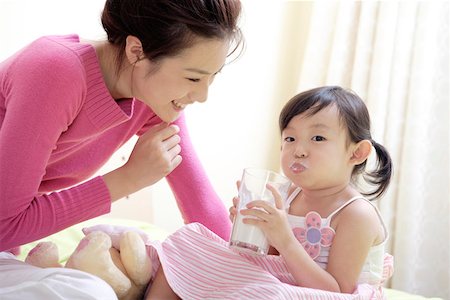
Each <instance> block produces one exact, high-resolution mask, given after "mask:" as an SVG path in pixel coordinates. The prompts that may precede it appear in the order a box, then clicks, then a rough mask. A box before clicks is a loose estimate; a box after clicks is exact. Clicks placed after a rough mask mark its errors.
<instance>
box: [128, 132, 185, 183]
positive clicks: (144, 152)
mask: <svg viewBox="0 0 450 300" xmlns="http://www.w3.org/2000/svg"><path fill="white" fill-rule="evenodd" d="M179 131H180V129H179V128H178V126H176V125H168V124H167V123H160V124H158V125H155V126H153V127H151V128H150V129H149V130H148V131H147V132H146V133H145V134H143V135H142V136H141V137H140V138H139V139H138V141H137V143H136V145H135V146H134V149H133V151H132V152H131V155H130V158H129V159H128V161H127V163H126V164H125V166H124V167H125V168H126V169H127V175H128V176H129V178H130V179H132V180H133V182H135V184H136V185H137V187H138V189H140V188H143V187H146V186H149V185H152V184H154V183H156V182H157V181H159V180H160V179H162V178H163V177H165V176H167V175H168V174H170V172H172V171H173V169H175V168H176V167H177V166H178V165H179V164H180V163H181V160H182V159H181V156H180V155H179V154H180V152H181V147H180V145H179V143H180V136H179V135H177V133H178V132H179Z"/></svg>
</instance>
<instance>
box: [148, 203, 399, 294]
mask: <svg viewBox="0 0 450 300" xmlns="http://www.w3.org/2000/svg"><path fill="white" fill-rule="evenodd" d="M291 197H295V195H293V196H291ZM356 199H357V198H354V199H350V200H349V201H348V202H347V203H346V204H344V205H343V206H342V207H340V208H339V209H338V210H336V211H335V212H334V213H332V214H331V215H330V216H329V217H328V218H326V219H322V223H323V224H329V221H330V220H331V217H332V216H333V215H334V214H335V213H337V212H338V211H339V210H341V209H342V208H343V207H345V206H346V205H348V204H349V203H351V202H352V201H354V200H356ZM288 201H289V199H288ZM290 217H295V216H290ZM295 218H297V219H296V220H295V221H294V222H293V223H292V224H291V225H292V226H293V227H294V228H299V226H301V224H299V221H302V220H300V217H295ZM380 218H381V217H380ZM302 219H306V218H302ZM304 222H305V220H303V223H304ZM147 244H148V246H149V247H148V251H149V254H150V256H151V258H152V260H153V272H154V273H156V270H157V269H158V267H159V266H160V265H162V267H163V269H164V273H165V275H166V277H167V281H168V282H169V284H170V286H171V287H172V289H173V290H174V291H175V293H177V294H178V295H179V296H180V297H181V298H182V299H262V298H264V299H384V298H385V296H384V294H383V291H382V288H381V284H382V282H383V281H384V280H386V279H387V278H389V277H390V276H391V273H392V266H393V261H392V257H391V256H390V255H388V254H385V253H384V249H383V251H382V254H383V256H382V261H381V262H380V264H381V266H376V264H378V263H375V265H374V261H375V262H377V259H375V260H373V259H372V258H371V254H369V257H368V258H367V260H368V261H366V264H365V266H364V268H363V271H362V274H361V276H360V280H359V284H358V287H357V289H356V290H355V291H354V293H353V294H343V293H332V292H327V291H322V290H316V289H310V288H303V287H299V286H296V285H295V280H294V278H293V276H292V275H291V274H290V273H289V271H288V268H287V265H286V263H285V261H284V259H283V257H281V256H275V255H267V256H254V255H251V254H246V253H239V252H236V251H234V250H232V249H230V248H229V245H228V242H227V241H225V240H223V239H222V238H220V237H219V236H217V235H216V234H214V233H213V232H211V231H209V230H208V229H207V228H206V227H204V226H203V225H201V224H198V223H192V224H189V225H186V226H184V227H182V228H181V229H180V230H178V231H177V232H175V233H174V234H172V235H170V236H169V237H168V238H167V239H166V240H165V241H163V242H148V243H147ZM330 245H331V244H330ZM330 245H328V246H323V247H322V249H320V255H317V258H316V259H317V260H316V262H318V264H319V265H321V266H322V267H325V266H326V262H324V256H327V255H328V248H329V246H330ZM382 245H384V242H383V243H382ZM373 248H374V250H375V252H376V253H377V255H378V253H381V252H380V248H381V247H380V245H377V246H374V247H373ZM371 251H372V250H371ZM377 255H375V257H378V256H377ZM158 259H159V260H158ZM318 260H320V261H321V262H320V263H319V261H318ZM379 270H380V272H381V273H379V272H378V271H379ZM371 272H372V273H374V274H375V275H373V274H372V275H371V274H370V273H371ZM377 274H378V275H379V278H378V277H377V276H378V275H377ZM376 278H378V280H377V279H376Z"/></svg>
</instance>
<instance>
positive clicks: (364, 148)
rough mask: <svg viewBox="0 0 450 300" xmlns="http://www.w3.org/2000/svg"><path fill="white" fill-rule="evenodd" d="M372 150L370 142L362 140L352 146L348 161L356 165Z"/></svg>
mask: <svg viewBox="0 0 450 300" xmlns="http://www.w3.org/2000/svg"><path fill="white" fill-rule="evenodd" d="M371 151H372V143H371V142H370V141H369V140H362V141H360V142H359V143H357V144H356V145H355V146H354V149H353V153H352V157H351V158H350V161H351V162H352V163H353V164H354V165H355V166H356V165H359V164H361V163H363V162H364V161H365V160H366V159H367V158H368V157H369V155H370V152H371Z"/></svg>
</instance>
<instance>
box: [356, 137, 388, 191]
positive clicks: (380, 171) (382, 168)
mask: <svg viewBox="0 0 450 300" xmlns="http://www.w3.org/2000/svg"><path fill="white" fill-rule="evenodd" d="M370 141H371V142H372V145H373V147H374V148H375V152H376V154H377V155H376V156H377V162H376V168H375V170H373V171H370V172H365V173H364V175H363V177H364V179H365V180H366V181H367V182H368V183H370V184H372V185H375V186H377V189H375V190H374V191H372V192H368V193H364V195H365V196H369V197H370V198H377V197H380V196H382V195H383V194H384V193H385V191H386V190H387V187H388V186H389V182H390V181H391V176H392V172H393V166H392V160H391V156H390V155H389V152H388V151H387V150H386V148H385V147H384V146H383V145H381V144H379V143H377V142H375V141H374V140H370Z"/></svg>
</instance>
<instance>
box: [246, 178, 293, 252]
mask: <svg viewBox="0 0 450 300" xmlns="http://www.w3.org/2000/svg"><path fill="white" fill-rule="evenodd" d="M267 188H268V189H269V190H270V191H271V192H272V195H273V196H274V199H275V205H273V204H272V203H270V202H267V201H263V200H255V201H252V202H250V203H248V204H247V209H242V210H241V211H240V212H241V214H242V215H243V216H253V217H256V218H244V219H243V222H244V223H245V224H252V225H255V226H258V227H259V228H261V230H262V231H263V232H264V234H265V235H266V237H267V239H268V241H269V244H270V245H271V246H273V247H274V248H275V249H277V250H278V251H280V249H282V248H283V247H286V246H287V245H289V244H290V243H291V242H292V241H293V239H295V236H294V234H293V233H292V230H291V227H290V225H289V222H288V219H287V213H286V211H285V209H284V205H283V200H282V198H281V195H280V193H279V192H278V190H277V189H276V188H274V187H273V186H271V185H270V184H267ZM255 208H258V209H255Z"/></svg>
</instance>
